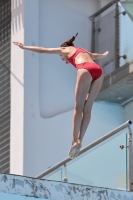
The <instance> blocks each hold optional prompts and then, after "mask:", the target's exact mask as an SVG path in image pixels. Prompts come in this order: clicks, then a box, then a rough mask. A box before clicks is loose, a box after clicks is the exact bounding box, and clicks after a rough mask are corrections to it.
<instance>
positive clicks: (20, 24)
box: [11, 0, 24, 35]
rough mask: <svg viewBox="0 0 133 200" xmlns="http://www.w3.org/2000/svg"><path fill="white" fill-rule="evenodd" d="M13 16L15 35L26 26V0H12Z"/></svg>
mask: <svg viewBox="0 0 133 200" xmlns="http://www.w3.org/2000/svg"><path fill="white" fill-rule="evenodd" d="M11 2H12V5H11V16H12V31H13V35H14V34H15V33H17V32H18V31H20V30H22V29H23V28H24V15H23V6H24V0H12V1H11Z"/></svg>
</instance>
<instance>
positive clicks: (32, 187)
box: [0, 174, 133, 200]
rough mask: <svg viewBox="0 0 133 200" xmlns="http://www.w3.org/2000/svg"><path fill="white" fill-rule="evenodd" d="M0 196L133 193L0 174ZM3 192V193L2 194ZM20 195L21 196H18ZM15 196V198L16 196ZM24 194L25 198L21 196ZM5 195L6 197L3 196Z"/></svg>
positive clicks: (101, 196) (69, 196)
mask: <svg viewBox="0 0 133 200" xmlns="http://www.w3.org/2000/svg"><path fill="white" fill-rule="evenodd" d="M0 180H1V182H0V198H1V199H8V197H10V198H9V199H10V200H12V199H13V200H16V199H17V200H18V199H19V200H23V199H26V198H27V197H28V198H29V199H30V200H31V199H32V200H33V199H34V198H43V199H54V200H61V199H68V200H71V199H73V200H80V199H82V200H86V199H94V200H98V199H101V200H104V199H111V200H115V199H119V200H122V199H128V200H132V199H133V193H132V192H128V191H124V190H123V191H122V190H114V189H108V188H100V187H95V186H94V187H92V186H87V185H77V184H70V183H62V182H56V181H47V180H38V179H33V178H28V177H21V176H14V175H4V174H0ZM3 192H4V193H5V195H4V194H3ZM20 195H21V196H20ZM16 196H17V198H16ZM22 196H24V197H25V198H22ZM2 197H3V198H2ZM5 197H6V198H5ZM13 197H14V198H13Z"/></svg>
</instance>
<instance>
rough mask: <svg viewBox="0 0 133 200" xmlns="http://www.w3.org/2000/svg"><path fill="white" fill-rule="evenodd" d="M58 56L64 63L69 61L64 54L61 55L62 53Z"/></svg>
mask: <svg viewBox="0 0 133 200" xmlns="http://www.w3.org/2000/svg"><path fill="white" fill-rule="evenodd" d="M60 57H61V59H62V60H64V61H65V62H66V64H68V63H69V62H68V60H67V58H66V57H64V56H62V55H60Z"/></svg>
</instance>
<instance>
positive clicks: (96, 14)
mask: <svg viewBox="0 0 133 200" xmlns="http://www.w3.org/2000/svg"><path fill="white" fill-rule="evenodd" d="M117 2H118V0H112V1H111V2H110V3H108V4H107V5H106V6H104V7H103V8H101V9H100V10H98V11H97V12H96V13H94V14H93V15H91V16H90V17H89V19H90V20H91V19H93V18H95V17H97V16H98V15H100V14H101V13H102V12H104V11H105V10H107V9H108V8H109V7H111V6H112V5H113V4H114V3H117Z"/></svg>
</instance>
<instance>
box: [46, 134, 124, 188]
mask: <svg viewBox="0 0 133 200" xmlns="http://www.w3.org/2000/svg"><path fill="white" fill-rule="evenodd" d="M119 145H123V146H122V147H124V148H123V149H121V148H120V147H119ZM127 168H128V165H127V134H126V133H125V132H124V133H118V134H117V135H115V136H113V137H111V138H109V139H108V140H106V141H104V142H102V143H100V144H99V145H97V146H96V147H94V148H92V149H90V150H88V151H87V152H85V153H84V154H82V155H80V156H78V157H77V158H75V159H74V160H71V161H70V162H68V163H66V165H65V167H63V166H62V168H59V169H57V170H56V171H54V172H52V174H49V175H47V176H45V177H43V178H47V179H49V180H58V181H62V180H63V179H64V178H67V182H70V183H77V184H84V185H91V186H99V187H106V188H114V189H127V188H128V185H127Z"/></svg>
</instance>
